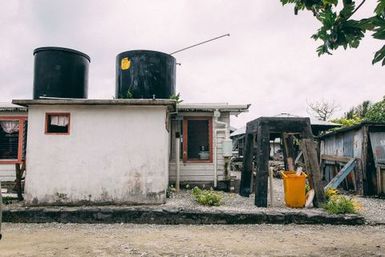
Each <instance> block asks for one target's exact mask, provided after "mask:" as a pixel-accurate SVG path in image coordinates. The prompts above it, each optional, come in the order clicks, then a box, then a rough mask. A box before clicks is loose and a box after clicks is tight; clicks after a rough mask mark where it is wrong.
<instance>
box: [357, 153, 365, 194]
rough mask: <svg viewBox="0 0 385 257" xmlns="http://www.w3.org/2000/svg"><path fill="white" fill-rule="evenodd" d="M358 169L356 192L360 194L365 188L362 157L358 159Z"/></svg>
mask: <svg viewBox="0 0 385 257" xmlns="http://www.w3.org/2000/svg"><path fill="white" fill-rule="evenodd" d="M356 171H357V176H356V184H357V188H356V193H357V194H359V195H363V194H364V190H363V184H362V183H363V182H362V161H361V159H356Z"/></svg>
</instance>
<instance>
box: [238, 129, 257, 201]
mask: <svg viewBox="0 0 385 257" xmlns="http://www.w3.org/2000/svg"><path fill="white" fill-rule="evenodd" d="M246 133H247V132H246ZM243 153H244V156H243V165H242V166H243V167H242V175H241V184H240V189H239V194H240V195H241V196H244V197H249V196H250V192H251V176H252V175H253V172H252V169H253V155H254V154H253V153H254V135H253V134H252V133H247V134H246V143H245V149H244V151H243Z"/></svg>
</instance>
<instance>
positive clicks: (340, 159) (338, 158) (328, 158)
mask: <svg viewBox="0 0 385 257" xmlns="http://www.w3.org/2000/svg"><path fill="white" fill-rule="evenodd" d="M350 159H351V157H344V156H336V155H327V154H321V160H325V161H335V162H344V163H347V162H349V161H350Z"/></svg>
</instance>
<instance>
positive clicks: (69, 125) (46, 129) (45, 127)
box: [44, 112, 71, 136]
mask: <svg viewBox="0 0 385 257" xmlns="http://www.w3.org/2000/svg"><path fill="white" fill-rule="evenodd" d="M52 115H57V116H67V117H68V131H67V132H48V121H49V116H52ZM44 134H45V135H64V136H66V135H70V134H71V113H70V112H46V113H45V125H44Z"/></svg>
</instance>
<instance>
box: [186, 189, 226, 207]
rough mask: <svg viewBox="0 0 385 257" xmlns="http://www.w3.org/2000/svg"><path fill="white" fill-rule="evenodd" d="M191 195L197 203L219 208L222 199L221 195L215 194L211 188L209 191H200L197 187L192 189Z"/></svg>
mask: <svg viewBox="0 0 385 257" xmlns="http://www.w3.org/2000/svg"><path fill="white" fill-rule="evenodd" d="M192 195H193V197H194V199H195V201H196V202H197V203H199V204H200V205H206V206H219V205H221V202H222V199H223V195H222V194H221V193H219V192H215V191H214V190H213V189H212V188H211V189H210V190H202V189H200V188H199V187H194V188H193V190H192Z"/></svg>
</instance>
